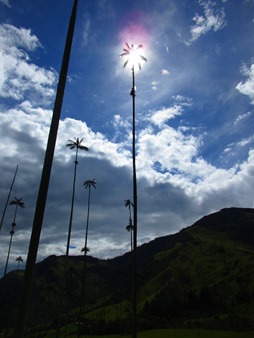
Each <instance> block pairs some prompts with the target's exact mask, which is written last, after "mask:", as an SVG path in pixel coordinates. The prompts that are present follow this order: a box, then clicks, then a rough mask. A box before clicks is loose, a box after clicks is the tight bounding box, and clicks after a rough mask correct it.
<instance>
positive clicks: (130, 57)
mask: <svg viewBox="0 0 254 338" xmlns="http://www.w3.org/2000/svg"><path fill="white" fill-rule="evenodd" d="M142 48H143V45H138V46H137V47H135V46H134V45H133V44H131V45H129V44H128V43H126V47H125V48H123V53H122V54H121V55H120V56H121V57H124V58H126V61H125V62H124V65H123V67H124V68H125V67H126V66H127V65H128V64H130V66H131V72H132V89H131V92H130V95H131V96H132V168H133V204H134V224H133V226H134V228H133V264H132V338H136V337H137V254H136V251H137V228H138V211H137V209H138V206H137V177H136V125H135V97H136V86H135V66H136V65H138V67H139V69H141V62H142V61H144V62H147V59H146V58H145V57H144V56H143V55H141V54H140V49H142Z"/></svg>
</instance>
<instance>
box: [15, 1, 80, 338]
mask: <svg viewBox="0 0 254 338" xmlns="http://www.w3.org/2000/svg"><path fill="white" fill-rule="evenodd" d="M77 6H78V0H74V1H73V7H72V12H71V17H70V21H69V27H68V32H67V37H66V43H65V48H64V53H63V60H62V65H61V70H60V74H59V81H58V85H57V91H56V97H55V103H54V109H53V114H52V119H51V124H50V130H49V135H48V142H47V148H46V152H45V159H44V164H43V169H42V174H41V181H40V187H39V192H38V197H37V202H36V208H35V213H34V220H33V227H32V233H31V238H30V243H29V249H28V255H27V262H26V269H25V275H24V282H23V288H22V294H21V299H20V305H19V309H18V313H19V315H18V316H17V322H16V325H15V330H14V338H23V337H24V331H25V325H26V322H27V321H26V317H27V308H28V301H29V297H30V293H31V287H32V280H33V273H34V268H35V263H36V257H37V252H38V247H39V242H40V235H41V229H42V223H43V217H44V211H45V206H46V200H47V193H48V187H49V181H50V176H51V168H52V164H53V158H54V152H55V145H56V139H57V132H58V126H59V121H60V117H61V110H62V104H63V97H64V90H65V85H66V79H67V74H68V67H69V60H70V54H71V46H72V40H73V34H74V28H75V22H76V14H77Z"/></svg>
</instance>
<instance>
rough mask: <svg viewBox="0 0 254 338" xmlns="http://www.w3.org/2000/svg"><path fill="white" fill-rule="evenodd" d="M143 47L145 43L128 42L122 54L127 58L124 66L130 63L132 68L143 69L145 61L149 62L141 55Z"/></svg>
mask: <svg viewBox="0 0 254 338" xmlns="http://www.w3.org/2000/svg"><path fill="white" fill-rule="evenodd" d="M141 49H143V45H134V44H131V45H129V44H128V43H127V42H126V44H125V47H124V48H123V53H122V54H121V55H120V56H121V57H123V58H124V59H125V62H124V65H123V67H124V68H125V67H126V66H127V65H128V66H130V67H131V68H132V69H136V68H139V69H141V67H142V65H143V64H144V62H147V59H146V58H145V57H144V56H143V55H141Z"/></svg>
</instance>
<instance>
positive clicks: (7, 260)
mask: <svg viewBox="0 0 254 338" xmlns="http://www.w3.org/2000/svg"><path fill="white" fill-rule="evenodd" d="M12 236H13V234H11V238H10V243H9V250H8V255H7V259H6V264H5V269H4V275H3V277H5V276H6V273H7V269H8V263H9V257H10V252H11V244H12Z"/></svg>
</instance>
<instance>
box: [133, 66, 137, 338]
mask: <svg viewBox="0 0 254 338" xmlns="http://www.w3.org/2000/svg"><path fill="white" fill-rule="evenodd" d="M135 95H136V93H135V71H134V66H133V67H132V165H133V204H134V211H133V214H134V215H133V221H134V228H133V252H132V255H133V260H132V338H136V337H137V177H136V139H135V137H136V125H135Z"/></svg>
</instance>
